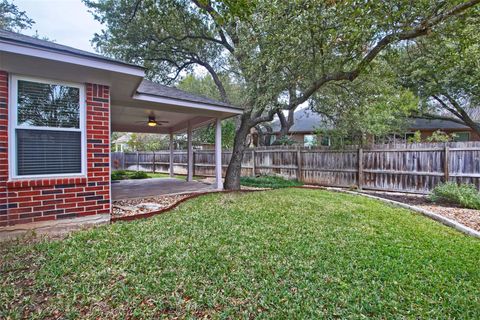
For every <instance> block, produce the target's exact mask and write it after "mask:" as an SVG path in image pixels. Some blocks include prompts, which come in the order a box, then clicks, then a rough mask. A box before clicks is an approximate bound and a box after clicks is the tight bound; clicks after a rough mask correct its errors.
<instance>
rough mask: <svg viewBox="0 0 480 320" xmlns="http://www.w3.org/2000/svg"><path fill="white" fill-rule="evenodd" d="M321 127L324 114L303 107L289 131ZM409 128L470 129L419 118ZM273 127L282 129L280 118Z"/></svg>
mask: <svg viewBox="0 0 480 320" xmlns="http://www.w3.org/2000/svg"><path fill="white" fill-rule="evenodd" d="M319 128H325V123H324V122H323V117H322V115H320V114H318V113H316V112H313V111H312V110H310V109H309V108H303V109H299V110H296V111H295V114H294V124H293V126H292V127H291V128H290V131H289V132H291V133H293V132H313V131H315V130H317V129H319ZM408 128H409V130H441V129H465V130H469V129H470V128H469V127H468V126H466V125H463V124H460V123H456V122H453V121H448V120H437V119H432V120H430V119H419V118H416V119H411V121H410V124H409V125H408ZM272 129H273V132H279V131H280V120H278V118H275V119H274V120H273V121H272Z"/></svg>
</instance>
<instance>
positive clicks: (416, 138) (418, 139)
mask: <svg viewBox="0 0 480 320" xmlns="http://www.w3.org/2000/svg"><path fill="white" fill-rule="evenodd" d="M407 142H408V143H420V142H422V133H421V132H420V131H415V133H414V134H413V137H410V138H408V141H407Z"/></svg>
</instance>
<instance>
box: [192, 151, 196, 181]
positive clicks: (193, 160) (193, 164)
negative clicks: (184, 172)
mask: <svg viewBox="0 0 480 320" xmlns="http://www.w3.org/2000/svg"><path fill="white" fill-rule="evenodd" d="M193 177H195V150H192V179H193Z"/></svg>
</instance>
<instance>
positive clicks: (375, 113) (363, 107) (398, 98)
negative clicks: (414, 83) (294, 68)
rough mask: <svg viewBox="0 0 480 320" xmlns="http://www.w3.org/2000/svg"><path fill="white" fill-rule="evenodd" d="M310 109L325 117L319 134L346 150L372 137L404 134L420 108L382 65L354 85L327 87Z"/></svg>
mask: <svg viewBox="0 0 480 320" xmlns="http://www.w3.org/2000/svg"><path fill="white" fill-rule="evenodd" d="M311 107H312V108H313V109H314V110H315V111H316V112H319V113H320V114H322V115H323V116H324V123H322V124H319V126H321V127H323V128H322V129H319V130H317V134H319V135H324V136H325V135H326V136H329V137H330V138H331V141H332V145H333V146H334V147H343V146H344V145H349V144H355V145H364V144H367V143H368V140H367V139H368V138H369V137H372V136H375V137H385V136H388V135H390V134H394V133H402V132H403V130H404V129H405V128H406V125H407V122H408V116H409V115H410V114H411V113H412V112H413V111H414V110H417V108H418V99H417V97H416V96H415V95H414V94H413V92H411V91H410V90H408V89H405V88H403V87H402V86H400V84H399V83H397V78H396V75H395V74H394V73H393V71H392V70H391V69H389V67H388V65H386V64H385V62H384V61H382V62H381V63H380V62H379V63H375V64H373V65H372V69H371V70H370V72H369V73H367V74H364V75H362V76H360V77H358V78H357V79H356V80H354V81H353V82H347V81H345V82H342V83H340V84H330V85H326V86H325V87H324V88H322V89H321V90H320V91H319V92H318V93H317V94H316V95H315V96H314V99H312V101H311ZM325 127H326V128H330V129H324V128H325Z"/></svg>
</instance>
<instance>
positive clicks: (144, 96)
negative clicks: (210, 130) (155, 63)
mask: <svg viewBox="0 0 480 320" xmlns="http://www.w3.org/2000/svg"><path fill="white" fill-rule="evenodd" d="M133 99H136V100H142V101H149V102H157V103H162V104H167V105H168V104H172V105H178V106H182V107H188V108H197V109H206V110H210V111H216V112H224V113H230V114H232V115H239V114H242V113H243V110H242V109H241V108H238V107H231V106H224V105H217V104H214V103H201V102H197V101H190V100H184V99H179V98H170V97H165V96H158V95H153V94H148V93H138V92H137V93H136V94H135V95H134V96H133Z"/></svg>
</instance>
